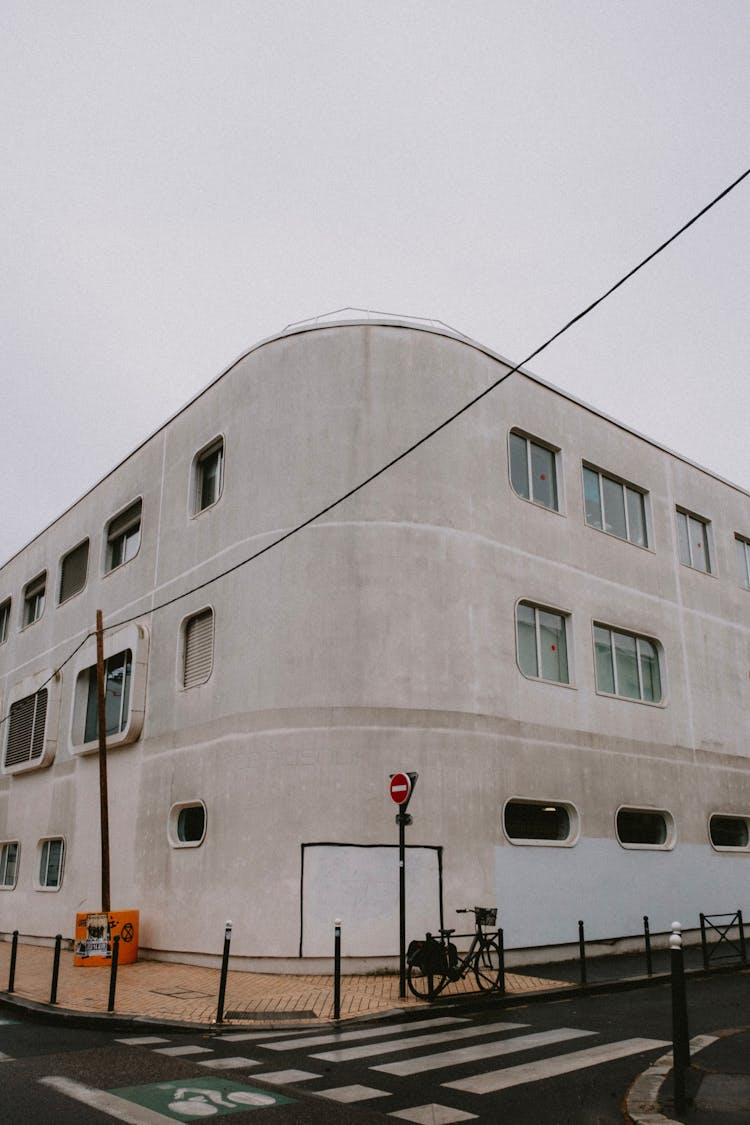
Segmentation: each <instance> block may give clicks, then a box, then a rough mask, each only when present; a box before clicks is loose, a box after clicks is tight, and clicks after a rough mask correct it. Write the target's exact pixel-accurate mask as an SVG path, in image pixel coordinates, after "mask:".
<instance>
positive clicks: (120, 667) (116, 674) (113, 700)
mask: <svg viewBox="0 0 750 1125" xmlns="http://www.w3.org/2000/svg"><path fill="white" fill-rule="evenodd" d="M132 668H133V655H132V653H131V651H130V649H128V650H127V651H125V652H118V653H117V655H116V656H110V657H109V659H108V660H105V661H104V715H105V719H106V731H107V734H108V735H110V734H119V733H120V731H123V730H125V728H126V727H127V725H128V709H129V704H130V680H131V675H132ZM88 681H89V682H88V696H87V700H86V724H85V728H84V735H83V740H84V742H92V741H93V740H94V739H95V738H98V736H99V703H98V699H97V687H96V665H94V666H93V667H92V668H89V669H88Z"/></svg>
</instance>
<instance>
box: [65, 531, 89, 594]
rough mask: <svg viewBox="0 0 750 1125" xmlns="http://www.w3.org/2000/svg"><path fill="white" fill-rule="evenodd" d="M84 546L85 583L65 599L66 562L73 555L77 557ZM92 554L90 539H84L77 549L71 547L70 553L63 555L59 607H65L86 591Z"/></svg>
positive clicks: (77, 544) (76, 546)
mask: <svg viewBox="0 0 750 1125" xmlns="http://www.w3.org/2000/svg"><path fill="white" fill-rule="evenodd" d="M84 546H85V547H86V567H85V570H84V575H83V582H82V583H81V585H80V586H79V587H78V588H77V589H75V590H73V592H72V593H70V594H68V595H67V596H66V597H63V579H64V577H65V564H66V562H68V560H69V559H70V558H71V557H72V556H73V555H75V553H76V552H77V551H80V550H81V548H82V547H84ZM90 554H91V544H90V542H89V540H88V539H82V540H81V542H80V543H76V545H75V547H71V548H70V550H69V551H66V552H65V554H64V555H63V557H62V558H61V559H60V571H59V582H58V587H57V604H58V605H65V604H66V602H69V601H70V600H71V598H75V597H76V596H77V595H78V594H80V593H82V592H83V591H84V590H85V589H86V583H87V582H88V576H89V557H90Z"/></svg>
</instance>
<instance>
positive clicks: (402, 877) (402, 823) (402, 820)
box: [391, 773, 419, 1000]
mask: <svg viewBox="0 0 750 1125" xmlns="http://www.w3.org/2000/svg"><path fill="white" fill-rule="evenodd" d="M395 776H396V775H395V774H391V777H395ZM407 777H408V778H409V781H410V782H411V785H410V788H409V793H408V796H407V798H406V800H405V801H404V802H403V803H402V804H400V805H399V810H398V812H397V813H396V824H397V825H398V927H399V939H398V961H399V968H398V996H399V999H400V1000H405V999H406V826H407V824H411V817H410V816H409V814H408V813H407V811H406V809H407V806H408V804H409V801H410V800H411V795H412V793H413V792H414V786H415V785H416V783H417V778H418V777H419V774H418V773H409V774H407Z"/></svg>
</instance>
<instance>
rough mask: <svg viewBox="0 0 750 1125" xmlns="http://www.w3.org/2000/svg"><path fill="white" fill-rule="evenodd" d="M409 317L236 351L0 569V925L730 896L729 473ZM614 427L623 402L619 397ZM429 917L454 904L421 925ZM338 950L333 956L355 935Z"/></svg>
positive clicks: (733, 721)
mask: <svg viewBox="0 0 750 1125" xmlns="http://www.w3.org/2000/svg"><path fill="white" fill-rule="evenodd" d="M508 370H509V365H508V364H507V363H506V362H505V361H504V360H502V359H501V358H500V357H499V356H497V355H495V354H493V353H492V352H490V351H489V350H488V349H486V348H483V347H481V346H479V345H477V344H476V343H474V342H472V341H470V340H467V339H466V338H464V337H461V336H460V335H459V334H458V333H454V332H452V331H450V330H448V329H445V328H444V327H442V326H435V325H433V324H430V323H422V322H411V321H397V320H385V319H382V320H376V319H372V318H370V319H367V318H364V319H360V320H353V319H352V320H347V321H343V322H313V323H306V324H303V325H301V326H298V327H294V328H290V329H288V330H286V331H285V332H284V333H282V334H281V335H279V336H277V337H275V338H273V339H270V340H267V341H264V342H263V343H261V344H259V345H257V346H256V347H254V348H252V349H250V351H248V352H247V354H246V355H244V356H242V357H241V358H240V359H239V360H237V361H236V362H235V363H234V364H232V366H231V367H229V368H228V369H227V371H225V372H224V373H223V374H222V375H221V376H220V377H219V378H218V379H217V380H216V381H215V382H214V383H212V384H211V386H209V387H208V388H207V389H206V390H205V391H204V392H203V393H202V394H201V395H199V396H198V397H197V398H196V399H195V400H194V401H193V402H191V403H190V404H189V405H188V406H187V407H185V408H184V409H183V410H182V411H180V413H178V414H177V415H176V416H175V417H174V418H172V419H171V420H170V421H169V422H167V423H166V424H165V425H164V426H163V427H162V428H161V429H160V430H159V431H158V432H157V433H155V434H154V435H153V436H152V437H151V438H149V439H148V440H147V441H145V442H144V443H143V444H142V445H141V446H140V447H139V448H138V449H136V450H135V451H134V452H133V453H132V455H131V456H130V457H128V458H127V459H126V460H125V461H124V462H123V463H122V464H121V465H119V466H118V467H117V468H115V469H113V471H112V472H111V473H110V474H109V475H108V476H107V477H105V478H104V480H102V481H101V482H100V483H99V484H98V485H96V487H94V488H93V489H92V490H91V491H90V492H89V493H88V494H87V495H86V496H84V497H83V498H82V499H81V500H79V501H78V502H77V503H75V504H73V505H72V506H71V507H70V508H69V509H68V510H67V511H66V512H65V513H63V515H61V516H60V518H59V519H57V520H56V521H55V522H54V523H53V524H52V525H51V526H50V527H49V528H47V529H46V530H45V531H44V532H42V533H41V534H40V535H39V536H37V537H36V538H35V539H34V540H33V541H32V542H31V543H30V544H29V545H28V546H27V547H25V548H24V549H23V550H22V551H20V552H19V553H18V554H17V555H15V556H14V557H13V558H11V559H10V560H9V561H8V562H7V563H6V564H5V565H4V566H3V567H2V568H1V569H0V714H1V715H2V717H3V719H4V721H3V723H2V727H0V730H1V731H2V741H1V743H0V746H1V747H2V774H1V775H0V932H2V933H5V934H7V933H8V932H10V931H12V930H13V929H18V930H19V931H20V932H21V935H22V936H23V938H24V939H30V938H38V937H48V936H50V935H53V934H54V933H56V932H58V931H60V932H61V933H63V934H64V935H65V936H72V933H73V927H74V921H75V914H76V912H77V911H82V910H92V911H94V910H96V909H98V907H99V905H100V903H99V887H100V881H99V880H100V874H99V871H100V868H99V803H98V802H99V798H98V768H97V754H96V746H97V743H96V721H95V720H96V704H95V693H94V692H93V690H92V684H93V683H94V677H93V676H92V667H93V666H94V665H95V643H94V639H93V636H92V631H93V629H94V625H95V617H96V610H97V609H99V608H100V609H102V610H103V613H104V621H105V628H106V633H105V656H106V658H107V725H108V732H109V737H108V744H109V754H108V759H109V794H110V833H111V842H112V905H113V907H115V908H122V909H126V908H127V909H130V908H137V909H139V910H140V911H141V947H142V950H143V951H144V952H147V953H151V954H152V955H154V956H161V957H169V956H180V957H184V956H186V955H187V956H189V957H194V958H196V959H200V958H201V957H202V956H203V955H214V954H216V953H217V952H218V951H220V949H221V941H222V935H223V926H224V921H225V919H226V918H232V920H233V922H234V935H233V943H232V952H233V954H234V955H237V956H238V957H242V958H244V959H245V962H244V963H245V964H246V965H247V966H248V967H259V966H269V965H270V961H269V959H271V958H273V959H274V961H275V963H276V964H277V965H280V966H282V967H285V968H288V969H290V970H292V971H295V970H298V971H308V970H309V969H310V968H312V967H314V966H315V959H316V958H321V957H325V958H327V959H328V958H330V955H331V951H332V927H333V920H334V918H335V917H341V918H342V919H343V924H344V926H343V933H344V939H343V945H344V954H345V956H347V957H349V958H351V959H352V961H351V964H352V965H354V964H355V963H356V964H363V965H364V964H370V965H372V964H375V963H379V962H382V961H383V960H384V959H386V958H392V957H393V956H395V955H396V954H397V951H398V920H397V888H398V876H397V858H396V847H395V845H396V842H397V829H396V826H395V824H394V813H395V806H394V805H393V804H392V803H391V801H390V799H389V797H388V778H389V774H390V773H393V772H395V771H396V770H416V771H418V773H419V782H418V784H417V787H416V790H415V793H414V796H413V798H412V802H411V805H410V810H409V811H410V812H411V814H412V816H413V819H414V823H413V826H412V827H410V828H409V829H408V831H407V842H408V845H409V854H408V865H407V867H408V902H409V921H408V928H407V932H408V934H409V936H415V935H417V934H419V933H420V932H424V930H425V929H427V928H432V929H434V928H435V927H436V926H437V924H438V919H439V917H440V912H441V909H444V911H445V917H446V919H448V918H451V917H453V909H454V907H458V906H463V905H467V904H470V903H475V902H476V903H482V904H484V905H494V904H496V905H497V906H498V907H499V921H500V923H501V924H502V925H503V926H504V929H505V939H506V945H507V946H508V947H524V946H529V945H539V944H543V943H557V942H567V941H571V942H573V941H575V940H576V937H577V920H578V919H579V918H580V919H584V920H585V922H586V933H587V936H588V937H597V936H601V937H604V936H615V935H621V934H637V933H639V932H640V930H641V927H642V917H643V915H644V914H647V915H648V916H649V918H650V922H651V928H652V930H654V931H655V930H658V929H667V928H668V927H669V924H670V923H671V921H672V920H673V918H679V919H680V920H681V921H682V922H683V923H684V924H686V925H695V924H696V922H697V915H698V912H699V911H700V910H703V911H705V912H707V913H713V912H717V911H725V910H726V911H728V910H735V909H736V908H738V907H740V908H744V909H745V910H747V909H748V908H749V907H750V901H749V899H748V893H749V892H748V886H749V885H750V880H749V878H748V877H749V876H750V840H749V828H750V752H749V740H748V726H749V723H748V702H749V701H750V496H748V494H747V493H746V492H744V491H743V490H741V489H739V488H737V487H734V486H732V485H731V484H728V483H726V482H724V481H722V480H720V479H718V478H717V477H716V476H714V475H712V474H711V473H709V472H707V471H705V470H704V469H701V468H699V467H697V466H696V465H694V464H692V463H690V462H689V461H687V460H685V459H684V458H682V457H680V456H676V455H675V454H673V453H670V452H668V451H666V450H665V449H663V448H660V447H659V446H657V445H656V444H655V443H653V442H651V441H649V440H647V439H645V438H643V437H641V436H639V435H637V434H635V433H632V432H631V431H629V430H627V429H626V428H625V427H623V426H621V425H619V424H617V423H616V422H614V421H612V420H610V419H608V418H606V417H603V416H602V415H601V414H599V413H598V412H596V411H594V410H592V409H591V408H589V407H587V406H585V405H583V404H581V403H579V402H577V401H574V400H572V399H571V398H570V397H568V396H567V395H565V394H563V393H561V392H560V391H558V390H555V389H554V388H552V387H550V386H548V385H546V384H545V383H543V382H542V381H540V380H539V379H537V378H535V377H533V376H532V375H529V374H526V373H521V372H517V373H515V374H513V375H511V376H510V377H509V378H508V379H507V380H506V381H504V382H503V383H502V384H501V385H500V386H498V387H497V388H496V389H495V390H494V391H492V393H490V394H488V395H487V396H486V397H484V398H482V399H481V401H479V402H478V403H477V404H476V405H474V406H473V407H472V408H471V409H469V410H468V411H466V412H465V413H463V414H462V415H461V416H460V417H459V418H458V419H457V420H456V421H454V422H453V423H452V424H451V425H450V426H448V427H446V428H445V429H443V430H442V431H441V432H440V433H438V434H437V435H436V436H435V437H434V438H432V439H431V440H429V441H427V442H426V443H424V444H422V445H421V446H420V447H419V448H418V449H416V450H415V451H414V452H413V453H412V454H411V455H410V456H408V457H407V458H406V459H404V460H402V461H400V462H399V463H397V464H396V465H394V466H393V467H392V468H390V469H389V470H388V471H387V472H385V473H383V474H382V475H380V476H379V477H378V478H377V479H376V480H374V481H373V482H372V483H371V484H369V485H368V486H367V487H365V488H364V489H362V490H361V491H359V492H357V493H356V494H355V495H353V496H351V497H350V498H349V499H347V500H345V501H344V502H343V503H341V504H339V505H338V506H335V507H333V508H331V509H330V510H329V511H328V512H327V513H326V514H325V515H322V516H321V517H320V518H319V519H317V520H315V521H314V522H313V523H311V524H310V525H309V526H307V527H305V528H304V530H301V531H300V532H299V533H297V534H295V535H293V536H292V537H290V538H289V539H287V540H286V541H285V542H283V543H281V544H280V545H278V546H276V547H274V548H273V549H271V550H268V551H267V552H266V553H264V554H261V555H259V556H258V557H256V558H255V559H254V560H253V561H247V560H248V559H249V558H250V556H253V555H257V553H258V552H259V551H261V550H262V548H264V547H266V546H268V545H269V544H271V543H272V542H273V541H274V540H276V539H278V538H279V536H280V535H283V534H285V533H286V532H288V531H290V530H291V529H293V528H295V527H296V526H297V525H298V524H300V523H302V522H303V521H305V520H307V519H308V518H309V517H310V516H312V515H314V514H315V513H316V512H319V511H321V510H322V509H323V508H325V507H326V506H327V505H329V504H330V503H331V502H333V501H335V500H336V499H337V498H338V497H340V496H341V495H342V494H344V493H346V492H348V490H350V489H351V488H352V486H354V485H356V484H358V483H359V482H360V481H362V480H364V479H365V478H367V477H368V476H369V475H370V474H372V473H373V472H375V471H376V470H377V469H379V468H380V467H381V466H382V465H384V464H385V463H387V462H389V461H390V460H391V459H392V458H394V457H396V456H397V455H398V454H400V453H401V452H402V451H403V450H405V449H406V448H407V447H409V446H410V445H411V444H412V443H414V442H415V441H417V440H418V439H420V438H421V437H422V436H423V435H424V434H425V433H426V432H427V431H429V430H430V429H432V428H433V427H434V426H436V425H438V424H439V423H441V422H442V421H443V420H444V419H445V418H447V417H448V416H449V415H451V414H452V413H453V412H455V411H457V410H458V409H460V408H461V407H462V406H463V405H464V404H465V403H466V402H467V401H468V400H470V399H472V398H473V397H474V396H476V395H477V394H479V393H480V392H481V391H482V390H483V389H484V388H486V387H488V386H489V385H490V384H492V383H494V382H495V381H496V380H498V379H499V378H500V377H501V376H502V375H503V374H504V373H506V372H507V371H508ZM644 428H648V418H647V417H644ZM450 924H452V923H450ZM354 959H361V960H358V961H356V962H355V961H354Z"/></svg>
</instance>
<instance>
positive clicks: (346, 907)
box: [299, 844, 443, 957]
mask: <svg viewBox="0 0 750 1125" xmlns="http://www.w3.org/2000/svg"><path fill="white" fill-rule="evenodd" d="M442 876H443V863H442V848H440V847H413V848H412V847H407V849H406V937H407V941H409V940H410V939H411V938H413V937H421V936H423V935H424V934H425V933H426V932H427V931H428V930H431V931H432V932H433V933H434V932H435V931H436V930H437V929H438V927H439V926H441V925H442V924H443V922H442V918H443V883H442ZM398 888H399V879H398V847H397V846H396V845H395V844H394V845H392V846H391V845H388V844H373V845H370V846H368V845H365V844H303V845H302V886H301V919H300V950H299V955H300V957H330V956H331V953H332V950H333V925H334V921H335V920H336V918H340V919H341V922H342V951H343V953H344V956H346V957H397V956H398V952H399V950H398Z"/></svg>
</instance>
